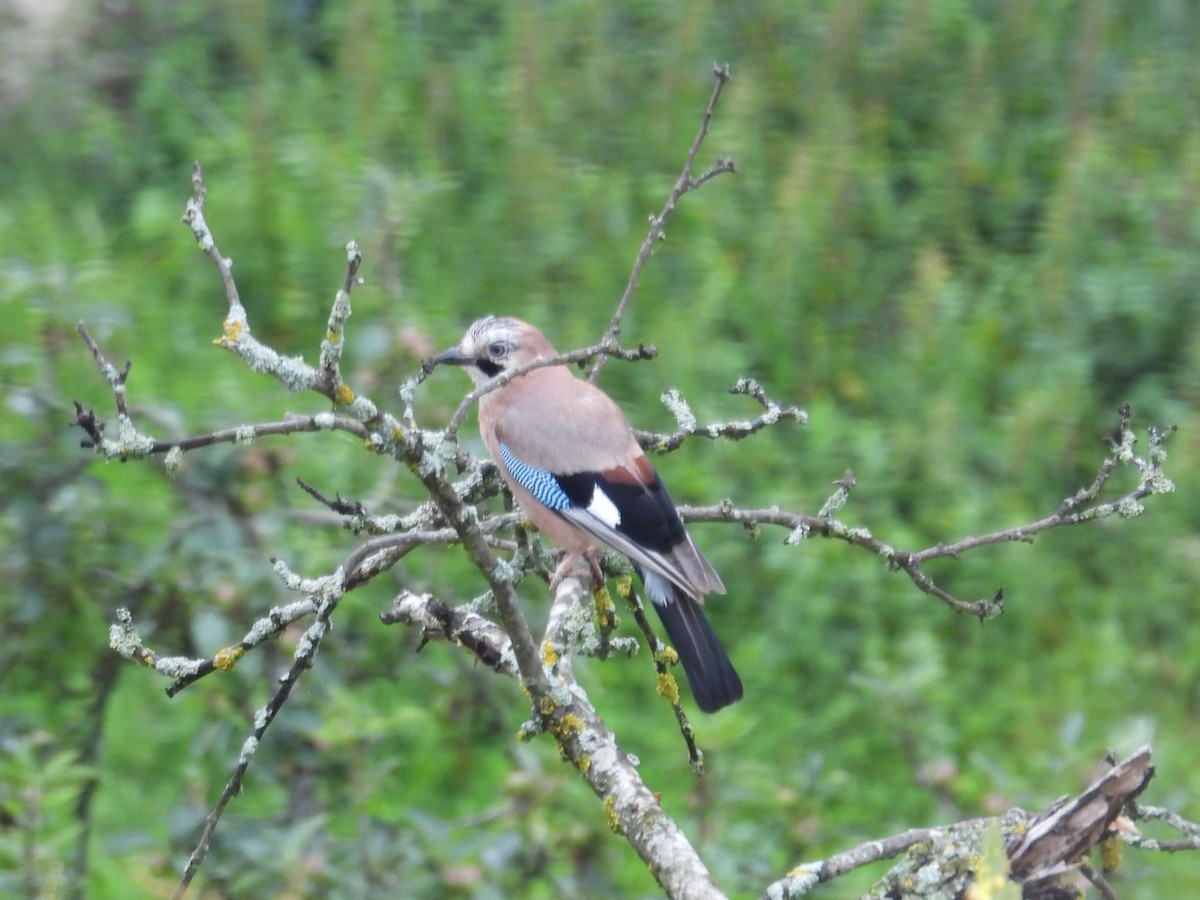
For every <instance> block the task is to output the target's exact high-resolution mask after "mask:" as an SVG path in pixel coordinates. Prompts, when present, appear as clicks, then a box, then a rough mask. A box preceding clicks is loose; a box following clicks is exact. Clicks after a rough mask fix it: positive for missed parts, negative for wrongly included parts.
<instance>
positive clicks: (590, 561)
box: [550, 547, 604, 592]
mask: <svg viewBox="0 0 1200 900" xmlns="http://www.w3.org/2000/svg"><path fill="white" fill-rule="evenodd" d="M587 575H591V576H592V588H593V589H595V588H597V587H599V586H600V585H602V584H604V573H603V572H601V571H600V553H599V551H598V550H596V549H594V548H590V547H589V548H588V549H587V550H585V551H584V552H583V553H576V552H569V553H567V555H566V556H565V557H563V561H562V562H561V563H559V564H558V568H557V569H555V570H554V574H553V575H551V576H550V590H551V591H555V592H556V591H558V586H559V585H560V584H562V581H563V579H564V578H568V577H571V576H574V577H577V578H584V577H586V576H587Z"/></svg>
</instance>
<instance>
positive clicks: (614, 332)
mask: <svg viewBox="0 0 1200 900" xmlns="http://www.w3.org/2000/svg"><path fill="white" fill-rule="evenodd" d="M713 78H714V79H715V82H714V84H713V90H712V96H711V97H709V99H708V106H707V107H705V109H704V116H703V117H702V118H701V120H700V130H699V131H698V132H696V138H695V140H693V141H692V146H691V147H690V148H689V149H688V153H687V157H686V158H685V159H684V163H683V171H682V172H680V173H679V177H678V178H677V179H676V180H675V186H674V187H673V188H672V189H671V193H670V194H669V195H668V196H667V202H666V203H665V204H663V208H662V211H661V212H660V213H659V214H658V215H657V216H651V217H650V230H649V231H648V232H647V234H646V237H645V240H643V241H642V246H641V249H639V250H638V255H637V258H636V259H634V261H633V269H632V271H630V273H629V280H628V281H627V282H626V283H625V291H624V292H623V293H622V294H621V299H620V300H619V301H618V302H617V308H616V311H615V312H614V313H613V316H612V320H611V321H610V322H609V323H608V327H607V328H606V329H605V330H604V336H603V337H602V338H601V340H600V346H601V347H603V348H604V354H603V355H601V356H599V357H598V358H597V359H596V362H595V363H593V365H592V369H591V371H590V372H588V376H587V380H588V381H589V382H591V383H592V384H595V383H596V379H597V378H599V377H600V371H601V370H602V369H603V368H604V364H605V363H606V362H607V360H608V356H609V355H612V350H613V349H615V348H616V347H618V346H619V338H620V336H621V320H622V319H624V318H625V312H626V310H627V309H628V308H629V303H630V301H631V300H633V295H634V293H635V292H636V291H637V289H638V282H639V280H640V279H641V276H642V270H643V269H644V268H646V263H647V262H649V261H650V256H651V255H652V254H653V253H654V248H655V246H656V245H657V244H658V242H659V241H661V240H663V238H664V237H665V231H664V228H665V226H666V223H667V219H668V218H670V216H671V213H673V212H674V211H675V206H676V204H677V203H679V199H680V198H681V197H682V196H683V195H684V194H686V193H687V192H688V191H693V190H695V189H696V188H698V187H700V186H701V185H702V184H704V183H705V182H706V181H708V180H710V179H712V178H715V177H716V176H717V175H720V174H723V173H725V172H733V171H735V169H736V167H735V166H734V162H733V160H732V159H731V158H729V157H728V156H723V157H721V158H720V159H719V160H717V162H716V163H715V164H714V165H713V166H712V167H711V168H709V169H708V170H707V171H705V172H704V174H702V175H701V176H700V177H699V178H693V177H692V166H693V165H694V164H695V162H696V154H697V153H699V152H700V145H701V144H703V143H704V139H705V138H706V137H708V126H709V124H710V123H711V122H712V117H713V114H714V113H715V112H716V110H717V101H718V100H719V99H720V98H721V91H722V90H723V89H724V87H725V84H726V82H728V81H729V78H730V75H729V66H728V65H714V66H713Z"/></svg>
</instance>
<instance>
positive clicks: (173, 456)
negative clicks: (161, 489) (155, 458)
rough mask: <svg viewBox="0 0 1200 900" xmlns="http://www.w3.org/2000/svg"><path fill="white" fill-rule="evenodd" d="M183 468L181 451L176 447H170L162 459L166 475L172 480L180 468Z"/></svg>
mask: <svg viewBox="0 0 1200 900" xmlns="http://www.w3.org/2000/svg"><path fill="white" fill-rule="evenodd" d="M182 466H183V451H182V450H180V449H179V448H178V447H172V448H171V449H170V450H168V451H167V455H166V456H165V457H163V467H164V468H165V469H166V470H167V475H168V476H169V477H171V478H174V477H175V476H176V475H178V474H179V470H180V468H181V467H182Z"/></svg>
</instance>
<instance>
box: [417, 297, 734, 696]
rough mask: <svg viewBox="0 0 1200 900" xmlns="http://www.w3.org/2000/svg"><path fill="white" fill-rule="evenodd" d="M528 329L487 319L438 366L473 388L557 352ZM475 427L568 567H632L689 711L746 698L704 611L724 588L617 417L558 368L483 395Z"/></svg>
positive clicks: (615, 409) (605, 401)
mask: <svg viewBox="0 0 1200 900" xmlns="http://www.w3.org/2000/svg"><path fill="white" fill-rule="evenodd" d="M556 355H557V354H556V353H555V350H554V347H553V346H551V344H550V342H549V341H548V340H547V339H546V337H545V336H544V335H543V334H542V332H541V331H539V330H538V329H537V328H536V327H534V326H533V325H530V324H529V323H527V322H523V321H521V320H519V319H514V318H509V317H498V316H485V317H484V318H482V319H479V320H478V321H476V322H475V323H473V324H472V325H471V326H470V328H468V329H467V332H466V334H465V335H464V336H463V338H462V340H461V341H460V342H459V343H458V344H457V345H455V346H453V347H451V348H450V349H448V350H446V351H445V352H444V353H441V354H439V355H438V356H436V357H434V359H433V363H434V365H435V366H436V365H454V366H461V367H463V368H464V369H465V370H466V372H467V374H468V375H470V377H471V380H472V381H473V382H474V383H475V385H476V386H477V387H481V386H483V385H486V384H488V383H490V382H492V381H493V380H495V379H497V378H501V377H502V376H504V375H505V373H508V372H511V371H513V370H514V369H517V368H520V367H523V366H525V365H527V364H529V363H532V362H534V361H536V360H538V359H546V360H549V359H551V358H553V357H554V356H556ZM479 430H480V433H481V435H482V437H483V443H484V445H485V446H486V447H487V451H488V453H489V454H490V455H491V457H492V459H493V460H494V461H495V463H496V465H497V467H498V468H499V470H500V474H501V476H502V477H503V479H504V482H505V484H506V485H507V486H508V489H509V490H510V491H511V492H512V495H513V497H514V499H515V500H516V502H517V504H518V505H519V506H520V508H521V510H522V511H523V512H524V514H525V515H526V516H527V517H528V518H529V520H530V521H531V522H532V523H533V524H534V525H535V526H536V527H537V528H538V529H539V530H540V531H541V532H542V534H543V535H545V536H546V537H547V538H548V539H549V540H550V541H552V542H553V543H555V544H557V545H558V546H559V547H561V548H562V549H563V550H565V551H567V556H566V558H565V559H564V560H563V563H562V565H560V566H559V567H558V570H557V572H556V575H555V578H553V579H551V584H552V585H553V584H555V583H556V581H557V580H561V577H562V576H563V575H565V573H566V572H567V570H568V568H569V566H570V565H571V564H575V563H578V561H579V559H580V558H581V557H582V558H585V559H588V560H589V561H591V562H592V563H593V571H595V565H594V560H595V551H596V550H597V549H601V548H608V549H610V550H615V551H617V552H618V553H620V554H623V555H624V556H625V557H626V558H628V559H629V561H630V562H631V563H632V564H633V567H634V570H635V571H636V572H637V573H638V575H639V577H640V578H641V580H642V583H643V585H644V586H645V589H646V594H647V596H648V597H649V598H650V600H651V602H652V605H653V606H654V609H655V611H656V612H657V613H658V616H659V618H660V619H661V620H662V623H663V627H664V628H665V630H666V632H667V637H668V638H669V639H670V642H671V643H672V645H674V647H675V651H676V653H677V654H678V656H679V659H680V662H681V663H682V664H683V670H684V672H685V673H686V675H687V680H688V683H689V684H690V685H691V689H692V696H693V698H694V699H695V702H696V706H697V707H699V708H700V709H701V710H702V711H704V712H716V711H717V710H719V709H722V708H724V707H726V706H729V705H730V704H731V703H735V702H737V701H738V700H740V699H741V698H742V681H741V678H739V677H738V673H737V671H736V670H735V669H734V667H733V663H732V662H731V661H730V659H729V655H728V653H726V652H725V647H724V646H723V645H722V643H721V641H720V639H719V638H718V637H717V635H716V632H715V631H714V630H713V627H712V625H711V623H710V622H709V621H708V618H707V617H706V616H705V614H704V609H703V606H702V604H703V602H704V597H705V595H706V594H711V593H716V594H724V593H725V585H724V584H723V583H722V581H721V578H720V576H719V575H718V574H717V573H716V570H714V569H713V567H712V565H711V564H710V563H709V561H708V560H707V559H706V558H705V557H704V554H703V553H701V552H700V549H699V548H698V547H697V546H696V543H695V541H693V540H692V537H691V535H690V534H688V532H687V529H686V528H685V527H684V525H683V522H682V521H681V519H680V518H679V513H678V512H677V511H676V509H675V504H674V503H672V502H671V497H670V495H669V494H668V493H667V489H666V487H665V486H664V485H663V482H662V479H661V478H660V477H659V475H658V472H657V471H656V470H655V468H654V466H653V465H651V463H650V460H649V459H647V458H646V454H645V452H643V450H642V447H641V445H640V444H639V443H638V441H637V438H636V437H635V436H634V433H633V429H632V428H631V427H630V425H629V422H628V420H627V419H626V417H625V414H624V413H623V412H622V411H621V408H620V407H619V406H618V405H617V404H616V402H615V401H613V400H612V398H610V397H609V396H608V395H607V394H606V393H604V392H603V391H602V390H600V389H599V388H598V387H596V386H594V385H592V384H590V383H588V382H587V381H584V380H582V379H580V378H577V377H576V376H575V375H574V374H572V372H571V371H570V370H569V369H568V368H567V367H566V366H565V365H561V364H558V365H547V366H542V367H538V368H534V369H532V370H530V371H527V372H525V373H523V374H521V375H518V376H516V377H513V378H511V380H508V381H506V382H504V383H502V384H501V385H500V386H499V387H498V388H496V389H495V390H493V391H491V392H489V393H485V394H484V395H483V396H482V397H480V399H479Z"/></svg>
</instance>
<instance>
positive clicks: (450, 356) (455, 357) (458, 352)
mask: <svg viewBox="0 0 1200 900" xmlns="http://www.w3.org/2000/svg"><path fill="white" fill-rule="evenodd" d="M433 364H434V365H435V366H471V365H474V364H475V357H473V356H470V355H469V354H466V353H463V352H462V348H461V347H457V346H455V347H451V348H450V349H449V350H446V351H444V352H442V353H439V354H438V355H437V356H435V357H434V358H433Z"/></svg>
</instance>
